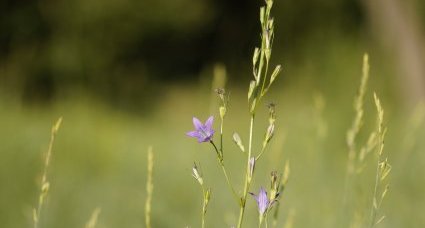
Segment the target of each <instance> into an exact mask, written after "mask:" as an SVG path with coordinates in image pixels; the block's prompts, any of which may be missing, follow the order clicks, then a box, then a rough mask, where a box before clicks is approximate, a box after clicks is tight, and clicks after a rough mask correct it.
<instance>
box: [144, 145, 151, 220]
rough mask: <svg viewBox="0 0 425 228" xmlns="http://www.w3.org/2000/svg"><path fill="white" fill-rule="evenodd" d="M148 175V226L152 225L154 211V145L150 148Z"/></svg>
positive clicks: (146, 217) (146, 207) (146, 211)
mask: <svg viewBox="0 0 425 228" xmlns="http://www.w3.org/2000/svg"><path fill="white" fill-rule="evenodd" d="M147 169H148V177H147V181H146V193H147V196H146V202H145V225H146V228H152V226H151V211H152V194H153V151H152V147H149V148H148V167H147Z"/></svg>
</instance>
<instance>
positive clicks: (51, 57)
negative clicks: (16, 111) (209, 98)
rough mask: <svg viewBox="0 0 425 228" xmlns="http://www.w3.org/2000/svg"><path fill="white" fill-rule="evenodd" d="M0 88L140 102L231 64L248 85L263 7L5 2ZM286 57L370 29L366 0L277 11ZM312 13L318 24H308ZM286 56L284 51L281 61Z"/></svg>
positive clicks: (0, 21) (0, 17) (207, 2)
mask: <svg viewBox="0 0 425 228" xmlns="http://www.w3.org/2000/svg"><path fill="white" fill-rule="evenodd" d="M0 4H1V5H0V69H1V71H0V80H1V81H0V82H1V85H2V89H8V90H9V92H15V93H16V94H17V95H21V96H22V97H23V99H24V100H26V101H28V100H29V101H31V100H36V101H49V100H51V99H52V98H55V97H56V96H57V95H60V94H61V93H66V94H69V93H71V94H72V93H74V91H75V90H83V91H84V90H85V91H90V92H91V93H93V94H97V95H99V96H101V97H105V98H107V100H112V101H113V100H114V99H117V100H118V101H127V102H131V101H134V102H132V104H134V103H135V102H136V104H137V102H139V101H140V98H136V97H142V96H143V95H147V94H149V93H150V92H151V91H152V88H151V87H152V86H153V87H155V84H158V83H162V82H163V81H165V82H169V81H170V80H171V81H180V80H182V79H188V80H193V79H195V78H196V77H197V76H198V75H199V74H200V73H201V72H202V71H203V70H204V69H205V68H206V67H209V66H211V65H212V64H214V63H215V62H224V63H226V65H227V66H228V67H229V72H230V73H231V75H234V76H233V77H232V78H234V79H236V78H239V77H243V78H246V77H245V72H241V71H240V68H241V66H243V67H244V68H245V69H248V67H249V65H248V64H249V62H250V61H249V58H248V56H250V55H251V51H252V50H253V47H254V44H256V43H257V41H258V39H259V37H258V33H259V32H258V30H259V23H258V16H257V15H258V8H259V6H260V4H262V2H261V1H248V2H246V1H242V0H238V1H226V0H219V1H212V0H204V1H196V0H175V1H153V0H143V1H135V0H125V1H118V0H108V1H99V0H89V1H85V0H76V1H64V0H60V1H51V0H40V1H30V0H27V1H12V0H5V1H2V2H1V3H0ZM274 14H275V15H276V24H279V26H278V28H277V34H278V36H279V41H278V42H279V43H277V44H276V47H277V48H278V49H280V50H284V51H282V52H281V53H282V54H281V56H294V55H297V54H300V55H302V54H304V53H303V52H302V51H300V50H302V47H303V46H304V45H305V44H306V43H309V42H314V43H315V42H316V41H315V40H316V39H317V38H316V36H323V34H326V33H328V32H331V31H338V32H339V33H342V34H350V35H351V34H356V33H357V32H358V31H359V30H360V29H361V28H362V27H363V26H364V23H363V21H364V15H363V14H362V11H361V8H360V6H359V3H358V1H355V0H349V1H330V0H314V1H301V2H300V1H283V2H278V4H276V10H275V13H274ZM307 15H308V16H307ZM279 52H280V51H279V50H278V51H276V52H275V53H279Z"/></svg>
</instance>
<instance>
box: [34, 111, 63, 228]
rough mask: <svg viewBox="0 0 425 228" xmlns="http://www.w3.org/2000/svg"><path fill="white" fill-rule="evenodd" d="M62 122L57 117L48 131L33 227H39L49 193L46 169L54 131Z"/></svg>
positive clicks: (55, 131)
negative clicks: (48, 139) (48, 136)
mask: <svg viewBox="0 0 425 228" xmlns="http://www.w3.org/2000/svg"><path fill="white" fill-rule="evenodd" d="M61 123H62V117H61V118H59V119H58V120H57V121H56V123H55V124H54V125H53V127H52V129H51V133H50V142H49V147H48V149H47V153H46V157H45V160H44V170H43V176H42V178H41V189H40V195H39V197H38V205H37V208H34V209H33V224H34V228H38V227H39V223H40V218H41V212H42V209H43V205H44V201H45V200H46V197H47V195H48V193H49V188H50V182H49V180H48V178H47V177H48V176H47V174H48V173H47V171H48V168H49V165H50V160H51V157H52V150H53V142H54V141H55V136H56V133H57V132H58V130H59V128H60V125H61Z"/></svg>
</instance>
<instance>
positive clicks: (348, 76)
mask: <svg viewBox="0 0 425 228" xmlns="http://www.w3.org/2000/svg"><path fill="white" fill-rule="evenodd" d="M261 5H263V2H262V1H257V0H255V1H253V0H250V1H242V0H236V1H226V0H215V1H213V0H202V1H199V0H174V1H153V0H142V1H132V0H125V1H118V0H107V1H99V0H74V1H64V0H58V1H51V0H40V1H30V0H24V1H12V0H3V1H0V139H1V141H0V142H1V143H0V183H1V187H0V227H31V226H32V222H31V216H32V214H31V213H32V208H33V207H34V206H35V205H36V203H37V200H38V194H39V189H40V178H41V175H42V168H43V155H44V154H45V152H46V150H47V147H48V142H49V137H50V128H51V125H52V124H53V123H54V121H55V120H56V119H57V118H58V117H60V116H63V118H64V121H63V125H62V127H61V129H60V131H59V133H58V136H57V139H56V141H55V145H54V150H53V157H52V163H51V166H50V167H49V180H50V182H51V189H50V194H49V197H48V200H47V204H46V205H45V207H44V209H43V212H42V220H41V227H63V228H67V227H72V228H73V227H83V226H84V224H85V223H86V222H87V220H88V219H89V217H90V214H91V213H92V211H93V210H94V209H95V208H96V207H101V209H102V212H101V214H100V217H99V224H98V227H143V226H144V210H143V209H144V202H145V197H146V191H145V187H146V184H145V183H146V154H147V148H148V146H149V145H152V146H153V148H154V156H155V166H154V195H153V205H152V207H153V214H152V220H153V226H154V227H186V226H189V227H200V210H201V203H202V201H201V192H200V189H199V186H198V185H197V183H196V182H195V180H193V178H192V177H191V166H192V164H193V161H199V162H200V163H201V166H202V170H203V172H204V175H205V177H204V179H205V181H206V183H207V185H209V186H211V187H212V189H213V194H212V201H211V204H210V207H209V211H208V214H207V225H208V227H230V226H231V225H234V224H235V223H236V222H237V213H238V208H237V206H236V205H234V204H230V203H228V202H232V201H231V195H230V193H229V192H228V189H227V187H226V186H225V182H224V179H223V177H222V173H221V171H220V170H219V167H218V165H217V162H216V158H215V154H214V152H213V151H212V148H210V145H207V144H198V143H197V142H196V141H195V140H194V139H191V138H188V137H186V136H185V132H187V131H189V130H191V129H192V123H191V122H192V121H191V119H192V117H193V116H197V117H199V118H200V119H201V120H205V119H206V118H207V117H208V116H209V115H214V116H215V117H216V118H218V110H217V99H215V97H214V96H215V95H214V92H213V89H214V88H213V87H214V85H213V83H212V81H213V75H214V73H213V72H214V69H217V67H220V66H221V67H222V66H225V67H226V70H227V75H228V80H227V85H226V88H227V91H229V92H230V94H231V101H230V108H229V116H228V117H227V119H226V126H225V130H224V133H225V148H226V151H225V153H226V165H227V166H228V168H229V170H230V173H231V177H232V180H233V182H234V184H235V186H236V188H237V189H242V185H243V179H242V177H243V174H242V172H241V171H242V170H243V164H245V159H246V158H245V155H244V154H242V153H240V152H239V151H238V150H237V148H236V146H234V145H233V143H232V142H231V135H232V133H233V132H234V131H237V132H239V133H240V135H241V137H242V139H243V140H244V141H246V142H247V138H248V128H249V126H248V124H249V114H248V108H247V102H246V93H247V89H248V84H249V80H250V79H252V74H251V72H252V68H251V65H250V64H251V56H252V53H253V49H254V47H255V45H258V43H259V33H260V26H259V22H258V18H259V17H258V13H259V7H260V6H261ZM273 15H274V16H275V25H276V29H275V30H276V31H275V32H276V37H275V42H274V49H273V56H272V62H271V64H272V65H275V64H282V66H283V73H282V75H281V76H280V77H279V79H278V81H277V83H276V84H275V85H274V86H273V88H272V93H271V94H269V95H268V97H267V98H266V100H267V101H275V102H276V103H277V104H278V105H277V113H278V120H277V132H276V136H275V138H274V139H273V141H272V145H271V146H270V149H269V150H268V151H267V153H266V155H265V157H264V159H263V160H262V162H261V163H259V164H258V166H257V171H258V172H257V173H256V176H255V184H254V185H253V186H252V188H251V190H252V191H257V190H258V189H259V187H260V186H268V185H269V172H270V171H271V170H278V171H279V172H282V171H283V166H284V163H285V161H286V160H289V161H290V164H291V176H290V181H289V183H288V186H287V189H286V190H285V192H284V195H283V198H282V199H281V205H280V209H281V210H280V215H279V221H278V227H283V225H284V224H285V222H287V221H288V216H289V214H291V211H292V214H293V215H294V216H293V219H294V227H344V226H342V225H341V224H344V223H343V222H342V223H341V221H344V220H346V221H350V219H351V217H341V210H343V203H342V197H343V193H344V181H345V179H344V178H345V170H346V161H347V150H348V149H347V146H346V143H345V140H346V132H347V130H348V128H349V127H350V126H351V122H352V119H353V118H354V111H353V107H352V106H353V105H352V103H353V99H354V96H355V95H356V92H357V88H358V86H359V84H360V76H361V65H362V56H363V53H364V52H368V53H369V55H370V64H371V72H370V75H371V76H370V83H369V85H368V92H367V94H366V98H365V108H366V110H365V123H364V129H363V130H362V131H361V132H360V136H359V142H358V143H359V145H362V144H363V143H364V141H365V138H366V137H367V135H368V132H369V131H370V130H371V129H373V128H374V127H375V118H376V112H375V109H374V106H373V96H372V95H373V92H374V91H376V92H377V94H378V95H379V96H380V98H381V100H382V103H383V106H384V109H385V123H386V124H387V126H388V134H387V138H386V145H385V153H386V154H387V155H388V157H389V161H390V163H391V164H392V165H393V171H392V173H391V177H390V184H391V187H390V192H389V194H388V198H386V201H385V202H384V204H383V208H382V211H383V212H384V213H385V214H386V215H387V218H386V219H385V220H384V222H383V223H382V224H381V225H380V226H381V227H423V226H424V225H425V218H424V217H423V216H422V215H423V211H424V210H425V198H424V194H423V193H424V192H425V181H424V178H423V177H422V174H423V173H424V172H425V168H424V167H425V155H424V154H423V152H424V149H425V142H424V140H423V139H424V137H425V125H424V121H425V103H424V97H425V42H424V41H425V36H424V32H425V31H424V28H425V26H424V25H425V2H424V1H420V0H406V1H401V0H390V1H389V0H375V1H367V0H363V1H362V0H344V1H331V0H310V1H295V0H286V1H280V0H276V1H275V4H274V9H273ZM259 112H260V113H259V115H258V117H257V118H258V121H257V125H256V131H255V132H256V133H255V134H256V135H257V136H262V134H263V131H264V129H265V128H266V127H267V109H266V108H265V106H264V108H260V109H259ZM215 127H216V128H217V127H218V125H217V123H216V124H215ZM260 141H261V139H260V138H256V141H254V146H255V147H254V149H255V148H257V149H258V147H259V145H260V143H261V142H260ZM374 165H375V163H374V158H373V157H370V158H369V160H368V163H367V167H368V168H366V170H365V172H364V173H363V174H362V177H361V183H362V184H361V185H360V186H357V189H355V192H356V197H358V202H359V205H362V207H361V209H362V210H361V212H362V214H361V215H359V216H360V217H361V216H362V215H363V214H364V215H366V217H367V216H368V215H369V214H368V213H369V209H370V202H371V194H372V191H373V181H374V169H373V168H374ZM363 206H364V207H363ZM247 207H248V211H247V214H246V219H247V220H246V223H245V224H246V225H247V226H246V227H256V226H257V212H256V208H255V207H256V205H255V201H254V200H252V199H249V200H248V206H247Z"/></svg>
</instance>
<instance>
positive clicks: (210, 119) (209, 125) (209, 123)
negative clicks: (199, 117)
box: [205, 116, 214, 129]
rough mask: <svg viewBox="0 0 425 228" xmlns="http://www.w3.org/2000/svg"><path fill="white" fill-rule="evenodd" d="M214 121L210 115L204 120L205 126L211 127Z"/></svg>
mask: <svg viewBox="0 0 425 228" xmlns="http://www.w3.org/2000/svg"><path fill="white" fill-rule="evenodd" d="M213 121H214V116H210V117H209V118H208V119H207V121H205V126H206V127H207V129H211V128H212V125H213Z"/></svg>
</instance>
